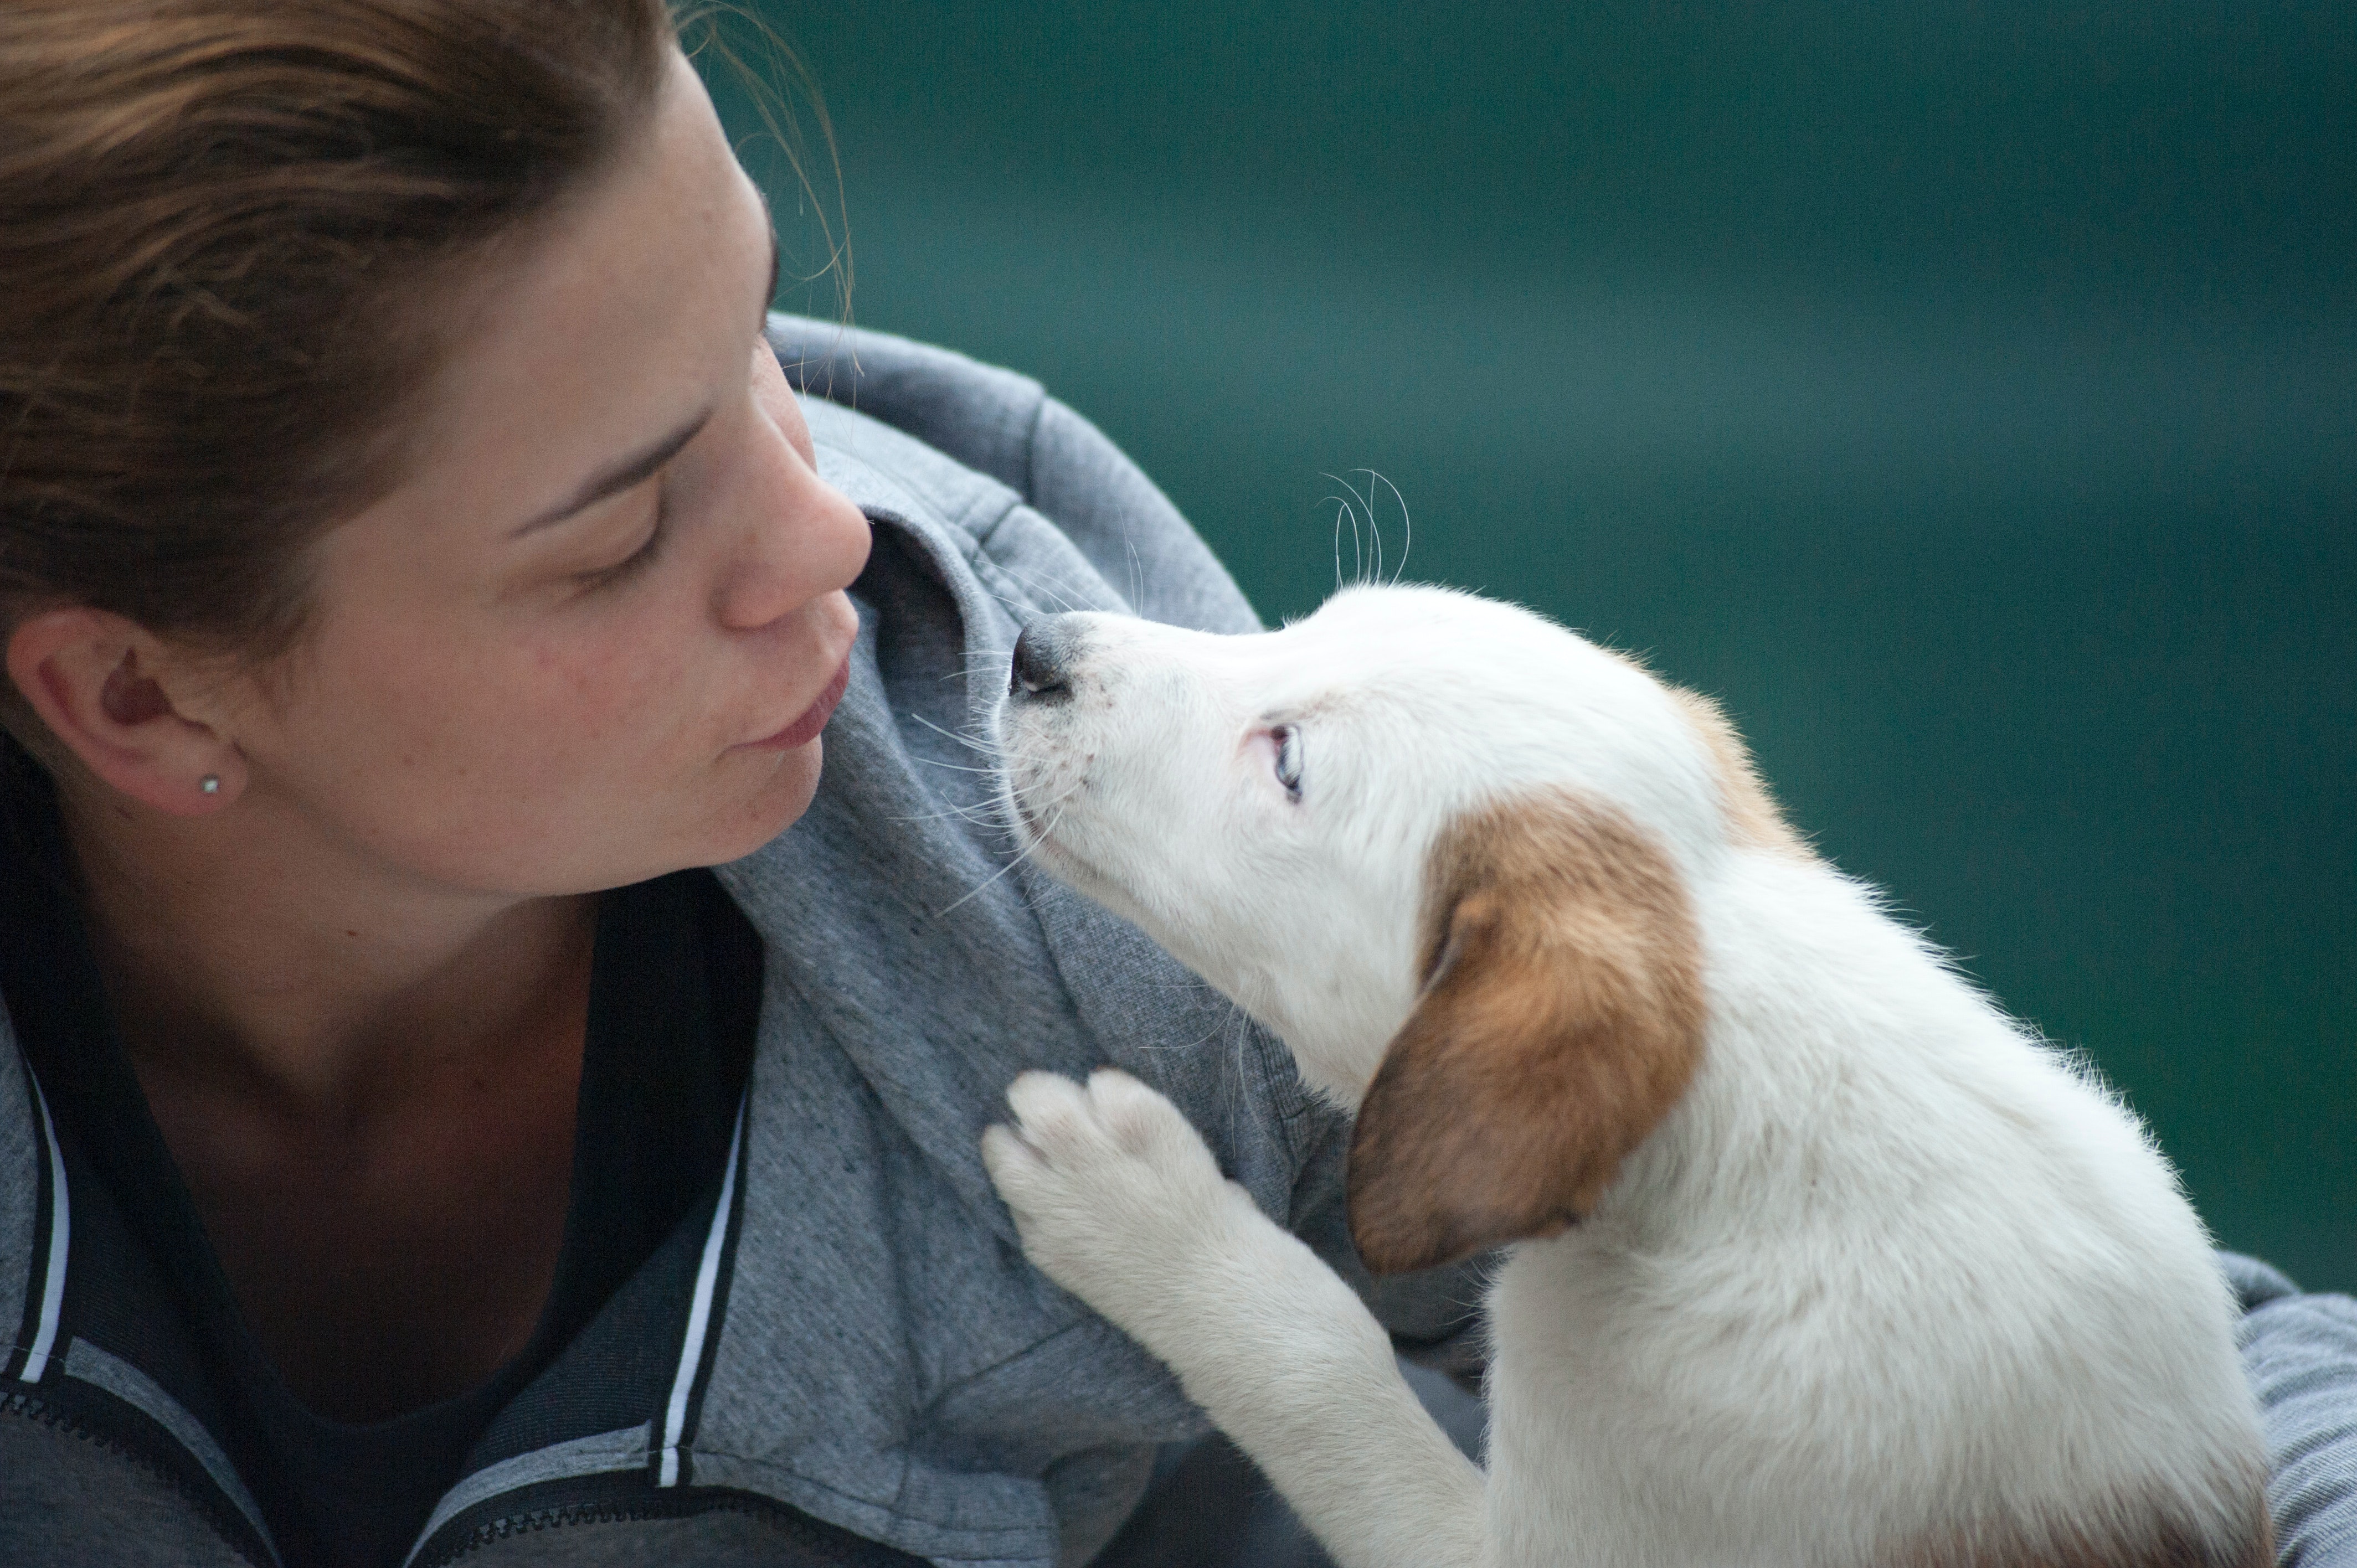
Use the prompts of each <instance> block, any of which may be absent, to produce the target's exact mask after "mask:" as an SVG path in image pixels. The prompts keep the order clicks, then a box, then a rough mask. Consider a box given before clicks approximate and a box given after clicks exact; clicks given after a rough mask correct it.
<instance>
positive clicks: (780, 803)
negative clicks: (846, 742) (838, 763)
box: [704, 735, 826, 865]
mask: <svg viewBox="0 0 2357 1568" xmlns="http://www.w3.org/2000/svg"><path fill="white" fill-rule="evenodd" d="M825 747H826V737H825V736H824V735H821V736H819V737H818V738H817V739H815V740H813V741H810V742H809V743H808V744H806V745H802V746H796V747H794V748H793V749H792V750H791V751H786V752H775V753H771V754H770V757H771V759H772V760H773V766H772V767H771V768H770V770H769V772H768V773H767V775H766V776H765V777H763V778H762V779H760V780H759V783H758V784H757V785H756V787H755V789H754V790H753V792H752V794H751V795H750V797H749V798H748V799H747V800H746V801H745V804H744V806H743V808H742V809H741V810H740V811H737V813H735V814H734V816H733V818H732V820H731V821H730V822H727V823H726V826H725V827H724V828H722V829H721V830H720V831H719V832H717V833H716V835H715V837H716V843H715V846H714V847H715V848H716V850H717V851H718V853H716V854H713V855H711V856H710V857H709V858H708V859H707V860H705V862H704V864H705V865H721V864H723V863H725V862H727V861H731V860H742V859H743V858H744V857H745V856H747V855H748V854H752V853H753V852H754V851H755V850H758V849H759V848H760V847H761V846H762V845H763V844H766V843H769V842H770V840H771V839H774V838H776V837H777V836H778V835H779V834H780V833H781V832H785V831H786V830H787V829H788V828H790V827H792V826H793V825H794V823H796V822H800V821H801V820H802V813H803V812H804V811H809V810H810V805H811V801H812V800H814V799H816V798H817V795H818V781H819V773H820V770H821V767H822V765H823V763H824V761H825Z"/></svg>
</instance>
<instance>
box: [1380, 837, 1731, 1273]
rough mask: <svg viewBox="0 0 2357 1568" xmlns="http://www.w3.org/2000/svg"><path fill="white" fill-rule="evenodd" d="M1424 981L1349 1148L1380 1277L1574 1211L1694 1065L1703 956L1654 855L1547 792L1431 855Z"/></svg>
mask: <svg viewBox="0 0 2357 1568" xmlns="http://www.w3.org/2000/svg"><path fill="white" fill-rule="evenodd" d="M1427 886H1428V888H1429V891H1428V893H1427V895H1426V939H1425V948H1424V953H1425V964H1426V983H1425V990H1424V994H1423V996H1422V998H1421V999H1420V1000H1419V1001H1418V1002H1417V1004H1416V1008H1415V1012H1414V1013H1413V1014H1411V1015H1409V1017H1408V1021H1407V1023H1406V1024H1405V1026H1402V1028H1401V1029H1400V1032H1399V1034H1398V1036H1396V1037H1394V1039H1393V1041H1392V1043H1391V1046H1390V1047H1389V1048H1388V1050H1387V1051H1386V1052H1385V1054H1384V1057H1383V1066H1382V1068H1381V1069H1379V1070H1378V1071H1377V1072H1376V1074H1375V1079H1374V1082H1373V1083H1372V1085H1371V1086H1370V1087H1369V1089H1368V1090H1367V1096H1366V1099H1365V1101H1363V1102H1362V1103H1361V1105H1360V1108H1359V1121H1358V1125H1357V1127H1356V1128H1355V1129H1354V1130H1353V1132H1352V1134H1351V1169H1350V1185H1351V1235H1352V1237H1353V1238H1354V1239H1355V1240H1357V1241H1358V1244H1359V1252H1360V1255H1361V1256H1362V1257H1363V1258H1364V1259H1365V1260H1366V1262H1367V1265H1368V1266H1369V1267H1370V1268H1372V1269H1373V1270H1374V1271H1375V1272H1377V1273H1397V1272H1400V1271H1402V1270H1406V1269H1421V1268H1429V1267H1432V1266H1433V1265H1435V1264H1438V1263H1445V1262H1452V1261H1454V1260H1456V1259H1458V1258H1462V1257H1466V1256H1468V1255H1469V1254H1471V1253H1473V1252H1476V1251H1480V1250H1481V1249H1482V1248H1484V1247H1489V1246H1494V1245H1496V1244H1497V1243H1499V1242H1501V1241H1512V1240H1522V1239H1523V1238H1526V1237H1531V1236H1541V1235H1553V1234H1555V1232H1556V1231H1558V1230H1562V1229H1563V1228H1564V1227H1565V1226H1566V1225H1568V1224H1570V1223H1572V1222H1573V1221H1574V1220H1577V1219H1579V1218H1581V1217H1582V1216H1583V1215H1585V1214H1586V1213H1587V1211H1588V1209H1589V1208H1592V1207H1593V1206H1594V1204H1595V1202H1596V1199H1597V1197H1598V1195H1599V1194H1601V1193H1602V1192H1603V1190H1604V1188H1605V1187H1608V1186H1609V1185H1610V1183H1611V1181H1612V1178H1613V1176H1614V1175H1615V1174H1616V1173H1617V1172H1618V1171H1619V1170H1620V1162H1621V1160H1622V1159H1623V1158H1624V1157H1626V1156H1627V1155H1628V1154H1629V1152H1630V1151H1631V1150H1632V1149H1634V1148H1635V1147H1636V1146H1637V1144H1639V1143H1640V1142H1641V1141H1642V1140H1643V1139H1644V1137H1645V1135H1646V1133H1650V1132H1652V1129H1653V1126H1654V1124H1655V1123H1656V1122H1659V1121H1660V1120H1661V1119H1662V1117H1663V1115H1664V1114H1665V1113H1666V1112H1668V1111H1669V1109H1670V1107H1671V1106H1672V1105H1674V1104H1675V1103H1676V1102H1677V1099H1678V1096H1679V1095H1680V1094H1682V1093H1684V1091H1685V1087H1686V1084H1687V1082H1688V1080H1689V1079H1692V1078H1693V1076H1694V1071H1695V1063H1696V1062H1697V1061H1698V1060H1699V1058H1700V1057H1701V1053H1702V1034H1703V995H1702V977H1701V953H1700V948H1699V944H1698V941H1697V939H1696V937H1695V924H1694V916H1693V913H1692V909H1691V907H1690V905H1689V903H1688V900H1687V898H1686V894H1685V888H1684V884H1683V883H1682V882H1681V881H1680V879H1679V877H1678V875H1677V872H1676V869H1675V868H1674V866H1673V865H1671V863H1670V859H1669V854H1668V852H1667V851H1666V850H1665V849H1664V848H1663V847H1662V846H1661V845H1660V844H1659V843H1656V842H1655V841H1654V840H1653V839H1652V837H1651V836H1650V835H1648V834H1646V833H1645V832H1642V831H1641V830H1640V829H1639V828H1638V827H1637V826H1636V825H1635V824H1634V823H1633V822H1630V821H1629V820H1628V818H1627V817H1625V816H1623V815H1622V814H1620V812H1619V811H1615V810H1613V809H1611V808H1609V807H1606V806H1603V805H1601V804H1599V803H1598V802H1595V801H1592V800H1584V799H1580V798H1577V797H1575V796H1571V795H1567V794H1561V793H1551V794H1547V795H1543V796H1536V797H1524V798H1522V799H1519V800H1514V801H1512V802H1508V803H1505V804H1501V805H1499V806H1495V807H1492V808H1491V809H1489V810H1487V811H1482V812H1480V813H1478V814H1476V815H1474V816H1472V817H1470V818H1469V819H1467V820H1466V821H1464V822H1459V823H1458V824H1457V826H1456V827H1455V828H1453V829H1452V830H1451V831H1450V832H1448V833H1446V834H1444V835H1443V836H1442V838H1441V841H1440V842H1439V843H1437V844H1436V845H1435V846H1434V849H1433V852H1432V863H1431V865H1430V867H1429V870H1428V873H1427Z"/></svg>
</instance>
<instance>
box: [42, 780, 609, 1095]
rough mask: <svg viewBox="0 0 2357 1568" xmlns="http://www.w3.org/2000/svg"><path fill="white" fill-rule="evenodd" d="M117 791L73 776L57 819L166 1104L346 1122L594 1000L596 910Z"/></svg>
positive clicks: (588, 903)
mask: <svg viewBox="0 0 2357 1568" xmlns="http://www.w3.org/2000/svg"><path fill="white" fill-rule="evenodd" d="M101 789H103V787H102V786H94V785H93V786H92V787H91V789H81V788H77V787H76V785H75V783H73V782H70V781H61V782H60V789H59V806H60V809H61V811H62V812H63V815H64V820H65V826H66V832H67V836H68V839H69V842H70V843H71V845H72V848H73V853H74V858H75V861H76V863H77V865H78V868H79V871H80V875H81V891H82V897H83V901H84V906H85V908H86V911H87V914H88V918H89V923H90V929H91V946H92V949H93V950H94V953H95V955H96V957H97V959H98V962H99V968H100V971H101V972H102V975H103V976H104V978H105V982H106V985H107V990H108V993H109V998H110V1000H111V1001H112V1003H113V1006H114V1009H115V1012H116V1015H117V1018H118V1022H119V1024H120V1026H121V1028H122V1032H123V1036H124V1044H125V1047H126V1048H127V1049H128V1050H129V1052H130V1054H131V1057H132V1059H133V1063H134V1066H135V1068H137V1069H138V1071H139V1075H140V1078H141V1079H142V1081H143V1082H144V1083H146V1084H148V1085H149V1087H150V1090H151V1093H152V1092H153V1090H154V1088H155V1087H156V1079H173V1080H178V1079H189V1080H195V1081H200V1082H202V1083H204V1084H206V1085H207V1086H209V1087H210V1089H211V1090H214V1091H215V1092H219V1091H221V1090H230V1091H231V1092H234V1093H237V1094H239V1095H240V1097H241V1098H251V1099H253V1100H254V1101H259V1102H260V1103H261V1104H262V1105H267V1106H268V1107H270V1108H271V1109H272V1110H274V1112H276V1113H277V1114H279V1115H284V1116H288V1117H291V1118H293V1119H295V1120H297V1121H304V1122H312V1121H326V1122H340V1123H343V1124H345V1125H348V1126H349V1125H350V1124H351V1123H352V1122H355V1121H364V1120H366V1119H368V1116H369V1113H370V1112H371V1109H372V1108H374V1107H389V1106H391V1105H393V1104H395V1103H398V1102H399V1101H403V1100H404V1099H406V1098H408V1096H409V1093H410V1092H413V1091H414V1090H417V1089H419V1088H421V1087H423V1085H422V1083H421V1081H420V1080H421V1079H432V1078H437V1077H440V1076H442V1075H444V1074H446V1073H447V1072H448V1071H450V1070H451V1069H453V1068H454V1067H457V1066H459V1065H460V1064H462V1063H471V1064H474V1065H475V1066H478V1067H479V1068H486V1069H490V1068H496V1067H498V1065H499V1063H500V1058H501V1057H502V1056H503V1055H505V1054H506V1053H507V1052H509V1051H511V1050H512V1049H513V1048H515V1047H516V1046H517V1045H518V1043H519V1042H520V1041H522V1040H523V1039H525V1038H526V1037H528V1036H533V1035H534V1034H535V1033H537V1032H538V1031H537V1030H535V1028H534V1027H533V1023H534V1021H535V1020H544V1019H546V1018H547V1017H548V1016H549V1015H550V1014H551V1012H552V1008H553V1007H554V1010H555V1011H559V1012H572V1011H575V1010H576V1009H575V1008H571V1007H567V1006H565V1004H564V1001H563V1000H562V999H565V998H568V997H571V996H573V995H575V994H576V993H579V995H581V996H583V997H585V998H586V987H587V972H588V962H589V953H590V948H591V946H592V939H593V936H594V931H595V910H596V899H595V897H594V896H590V895H584V896H574V897H513V896H502V895H488V894H481V893H476V892H473V891H469V890H453V889H447V888H438V887H429V886H420V885H419V884H417V883H416V882H415V881H414V880H412V879H408V878H405V877H403V876H399V875H391V874H387V873H385V872H383V871H381V870H379V869H378V868H375V867H372V866H371V865H367V864H366V863H365V861H364V860H361V857H358V856H355V855H352V854H348V853H343V852H341V851H340V849H339V847H338V846H331V845H328V844H326V843H320V842H319V841H318V838H317V835H316V834H310V833H306V832H301V831H300V827H299V824H296V825H294V827H295V831H288V829H289V826H290V824H287V823H285V822H284V820H283V819H282V820H280V821H277V822H274V821H272V820H271V819H269V818H268V817H266V816H264V815H263V814H261V813H259V812H257V813H255V814H254V815H253V817H252V818H250V819H248V820H247V821H245V822H239V821H237V820H235V819H234V818H233V817H231V816H229V815H223V816H216V817H210V818H204V819H195V820H190V819H181V818H174V817H167V816H164V815H161V814H160V813H155V812H148V811H134V810H125V809H124V808H122V807H120V806H118V805H116V804H115V803H114V802H113V801H112V800H105V799H102V798H97V797H96V791H98V790H101ZM307 841H308V842H307Z"/></svg>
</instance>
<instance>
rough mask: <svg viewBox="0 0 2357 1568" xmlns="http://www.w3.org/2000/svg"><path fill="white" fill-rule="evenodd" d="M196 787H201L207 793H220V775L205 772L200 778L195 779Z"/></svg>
mask: <svg viewBox="0 0 2357 1568" xmlns="http://www.w3.org/2000/svg"><path fill="white" fill-rule="evenodd" d="M197 788H198V789H202V790H203V791H204V792H205V793H206V794H208V795H218V794H220V793H221V775H220V774H218V773H208V774H206V775H205V776H204V777H203V778H202V779H198V780H197Z"/></svg>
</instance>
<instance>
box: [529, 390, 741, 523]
mask: <svg viewBox="0 0 2357 1568" xmlns="http://www.w3.org/2000/svg"><path fill="white" fill-rule="evenodd" d="M711 418H712V411H711V410H710V409H708V408H707V409H705V411H704V412H703V413H699V414H697V415H696V416H695V417H694V418H693V419H691V420H689V421H688V422H687V423H686V424H683V425H681V426H680V427H679V428H678V429H677V430H674V431H673V432H672V433H671V434H670V435H666V436H664V437H663V438H662V440H660V441H658V442H656V443H655V444H654V445H653V446H650V447H648V448H647V449H646V450H645V451H643V452H640V453H639V454H638V455H637V456H631V457H625V458H624V459H622V461H620V462H619V463H616V464H614V465H613V466H612V467H608V468H604V469H600V470H599V471H598V472H597V473H596V474H593V475H591V476H590V478H589V482H588V483H587V484H585V485H583V486H582V487H581V488H580V489H578V490H576V491H575V492H574V493H573V495H572V496H571V497H570V498H568V499H565V500H562V501H559V502H558V503H557V504H556V505H554V506H553V507H551V508H549V509H548V510H546V511H544V512H542V513H541V514H540V515H539V516H537V517H535V518H533V520H532V521H529V522H526V523H523V524H522V525H521V526H519V527H518V528H516V529H515V530H513V531H512V532H510V533H509V534H508V537H509V538H510V539H522V537H523V536H524V535H525V534H527V533H534V532H539V531H540V530H541V529H544V528H547V527H550V526H551V525H553V524H555V523H560V522H563V521H565V519H566V518H569V517H572V516H574V515H575V514H576V513H577V512H581V511H585V510H587V509H588V508H590V507H593V506H595V505H597V503H598V502H599V501H601V500H604V499H606V498H607V497H608V496H616V495H619V494H621V493H622V492H623V491H624V490H627V489H630V487H631V486H633V485H638V484H643V483H645V482H646V480H647V479H649V478H651V477H652V476H653V474H654V472H655V470H657V469H658V468H661V467H662V466H663V465H664V464H665V463H668V462H670V461H671V460H672V459H673V457H676V456H679V451H680V448H681V447H683V446H686V445H687V444H688V443H689V442H691V441H693V440H694V439H695V437H696V433H697V432H699V431H701V430H702V429H703V428H704V426H705V424H706V423H707V422H709V421H710V419H711Z"/></svg>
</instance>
